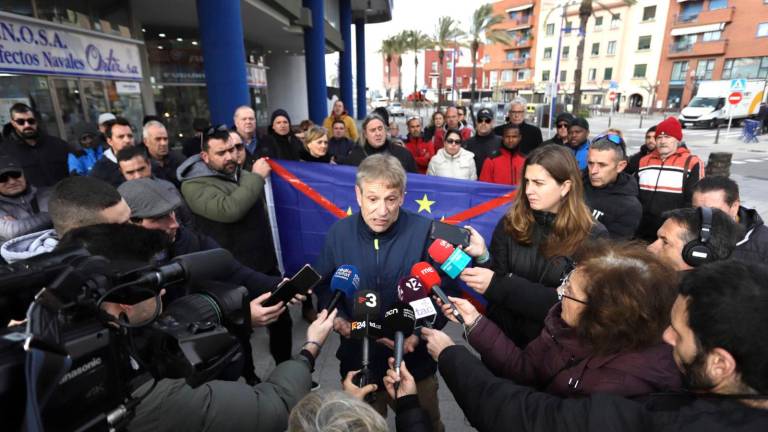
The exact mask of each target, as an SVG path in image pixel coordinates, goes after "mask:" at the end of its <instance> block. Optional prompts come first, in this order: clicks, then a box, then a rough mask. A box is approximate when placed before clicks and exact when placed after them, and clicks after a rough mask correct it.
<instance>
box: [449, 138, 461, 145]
mask: <svg viewBox="0 0 768 432" xmlns="http://www.w3.org/2000/svg"><path fill="white" fill-rule="evenodd" d="M445 143H446V144H461V140H460V139H453V138H448V139H447V140H445Z"/></svg>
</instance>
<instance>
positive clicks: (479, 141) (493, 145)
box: [464, 108, 501, 174]
mask: <svg viewBox="0 0 768 432" xmlns="http://www.w3.org/2000/svg"><path fill="white" fill-rule="evenodd" d="M475 118H476V119H477V124H476V126H477V132H476V133H475V136H473V137H472V138H470V139H468V140H467V141H466V142H465V144H464V148H466V149H467V150H469V151H471V152H472V153H474V154H475V169H476V170H477V173H478V174H479V173H480V172H481V171H482V170H483V163H484V162H485V159H486V158H488V157H490V156H492V155H497V154H499V148H500V147H501V138H500V137H499V136H498V135H496V134H494V133H493V112H492V111H491V110H489V109H488V108H483V109H481V110H480V111H478V112H477V115H476V116H475Z"/></svg>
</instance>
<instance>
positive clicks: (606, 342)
mask: <svg viewBox="0 0 768 432" xmlns="http://www.w3.org/2000/svg"><path fill="white" fill-rule="evenodd" d="M574 259H575V265H574V269H573V270H571V271H570V272H569V273H568V274H567V275H566V276H565V277H564V278H563V280H562V282H561V284H560V287H558V289H557V293H558V297H559V298H560V299H561V300H560V302H559V303H557V304H555V306H553V307H552V309H550V311H549V314H548V315H547V318H546V320H545V324H544V329H543V330H542V331H541V333H540V334H539V336H538V337H537V338H536V339H534V340H533V341H532V342H531V343H529V344H528V346H527V347H525V348H520V347H518V346H517V345H516V344H515V343H514V342H512V341H511V340H510V339H509V338H507V337H506V336H504V334H503V333H502V331H501V329H500V328H499V327H498V326H497V325H496V324H494V323H493V322H491V321H490V320H488V319H486V318H485V317H483V316H482V315H481V314H480V313H479V312H478V311H477V309H475V307H474V306H472V304H471V303H470V302H468V301H466V300H463V299H459V298H455V299H453V302H454V304H455V305H456V307H457V309H458V310H459V311H460V313H461V315H462V317H463V318H464V321H465V322H466V323H467V324H468V326H467V335H468V338H467V340H468V341H469V343H470V344H471V345H472V347H473V348H475V349H476V350H477V351H478V352H479V353H480V355H481V356H482V359H483V363H484V364H485V365H486V366H488V368H489V369H490V370H491V371H492V372H493V373H494V374H495V375H497V376H499V377H502V378H508V379H511V380H513V381H514V382H515V383H517V384H522V385H528V386H532V387H536V388H538V389H539V390H541V391H545V392H547V393H551V394H555V395H559V396H586V395H589V394H593V393H597V392H601V393H611V394H615V395H620V396H627V397H635V396H642V395H645V394H648V393H652V392H661V391H673V390H678V389H680V388H681V386H682V382H681V376H680V372H679V371H678V369H677V367H676V366H675V361H674V359H673V357H672V347H671V346H670V345H668V344H666V343H664V342H663V340H662V336H663V334H664V330H665V329H666V328H667V326H668V325H669V317H670V311H671V309H672V304H673V303H674V301H675V298H676V297H677V282H678V277H677V272H676V271H675V270H674V269H673V268H672V267H670V266H669V265H667V264H666V263H665V262H664V261H662V260H661V259H659V258H657V257H656V256H654V255H653V254H652V253H650V252H648V251H647V250H646V248H645V246H644V245H641V244H639V243H609V242H607V241H603V242H598V243H594V244H589V245H585V246H584V247H582V248H581V249H580V250H579V251H578V252H577V253H576V255H575V256H574ZM443 311H444V312H445V313H446V315H447V316H448V318H449V319H451V320H454V321H455V320H456V319H455V318H454V317H453V315H451V314H450V313H449V312H450V310H449V307H447V306H443ZM441 336H442V335H437V334H432V335H428V336H427V340H428V341H429V339H430V338H437V337H441Z"/></svg>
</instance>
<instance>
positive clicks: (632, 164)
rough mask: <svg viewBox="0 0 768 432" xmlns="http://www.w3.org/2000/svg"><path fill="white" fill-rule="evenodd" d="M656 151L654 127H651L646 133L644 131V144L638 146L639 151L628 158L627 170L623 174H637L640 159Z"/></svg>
mask: <svg viewBox="0 0 768 432" xmlns="http://www.w3.org/2000/svg"><path fill="white" fill-rule="evenodd" d="M654 150H656V126H655V125H654V126H651V127H649V128H648V130H647V131H645V142H644V143H643V145H642V146H640V151H639V152H637V153H635V154H633V155H632V156H630V157H629V162H628V163H627V169H626V170H625V172H626V173H627V174H634V173H636V172H637V169H638V168H639V167H640V159H642V158H643V156H645V155H647V154H648V153H650V152H652V151H654Z"/></svg>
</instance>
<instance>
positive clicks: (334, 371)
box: [251, 306, 476, 432]
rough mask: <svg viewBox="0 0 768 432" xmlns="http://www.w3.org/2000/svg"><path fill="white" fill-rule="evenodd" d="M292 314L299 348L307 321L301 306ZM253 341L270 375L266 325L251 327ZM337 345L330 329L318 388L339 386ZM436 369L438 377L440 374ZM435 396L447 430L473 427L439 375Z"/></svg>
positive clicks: (259, 367)
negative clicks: (252, 328)
mask: <svg viewBox="0 0 768 432" xmlns="http://www.w3.org/2000/svg"><path fill="white" fill-rule="evenodd" d="M291 316H292V317H293V347H294V349H293V351H294V353H297V352H299V349H300V347H301V344H302V343H304V341H306V332H307V323H306V322H305V321H304V320H303V319H302V317H301V307H300V306H294V307H291ZM445 330H446V331H447V333H448V334H449V335H450V336H451V338H453V340H454V341H456V342H457V343H461V344H464V340H463V339H462V338H461V333H460V329H459V326H458V325H456V324H453V323H449V324H448V325H447V327H446V329H445ZM251 343H252V345H253V353H254V355H253V357H254V359H255V360H254V361H255V364H256V374H257V375H259V376H260V377H264V376H267V375H269V372H270V371H272V369H273V368H274V367H275V364H274V361H273V360H272V356H271V355H270V354H269V339H268V338H267V331H266V329H263V328H259V329H256V330H255V331H254V335H253V337H252V339H251ZM338 347H339V336H338V335H337V334H335V333H332V334H331V335H330V336H329V338H328V341H327V342H326V344H325V346H324V347H323V350H322V352H321V353H320V357H319V358H318V359H317V362H316V364H315V373H314V374H313V379H314V380H315V381H316V382H318V383H320V386H321V387H320V389H319V390H317V391H328V390H340V389H341V380H340V376H339V361H338V360H337V359H336V356H335V354H336V349H337V348H338ZM439 376H440V375H439V373H438V377H439ZM438 398H439V400H440V412H441V415H442V419H443V423H444V424H445V430H446V431H449V432H465V431H474V430H476V429H475V428H473V427H471V426H469V423H467V422H466V420H465V419H464V413H463V412H462V411H461V408H459V406H458V405H457V404H456V401H455V400H454V399H453V395H452V394H451V392H450V390H448V387H447V386H446V385H445V382H443V380H442V378H440V387H439V390H438ZM387 423H388V424H389V429H390V430H392V431H394V430H395V415H394V412H392V411H391V410H390V412H389V415H388V416H387Z"/></svg>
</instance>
